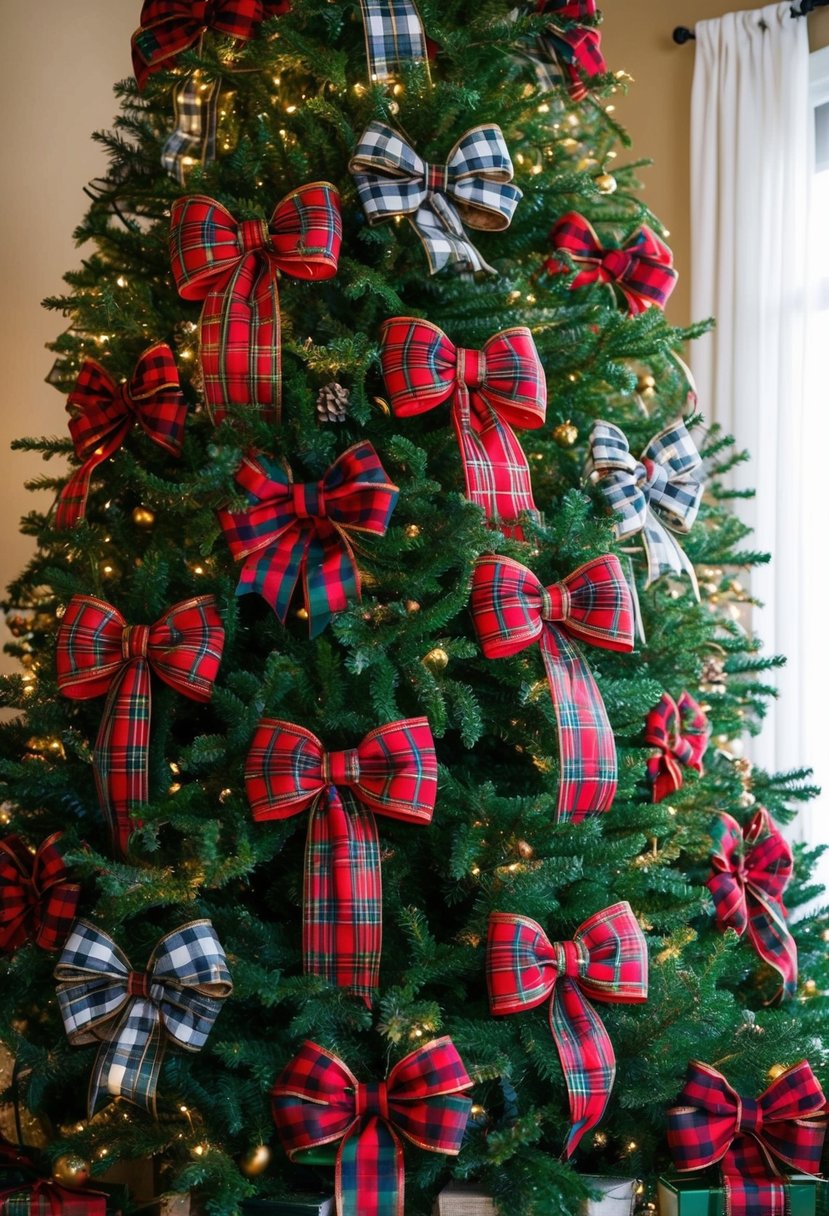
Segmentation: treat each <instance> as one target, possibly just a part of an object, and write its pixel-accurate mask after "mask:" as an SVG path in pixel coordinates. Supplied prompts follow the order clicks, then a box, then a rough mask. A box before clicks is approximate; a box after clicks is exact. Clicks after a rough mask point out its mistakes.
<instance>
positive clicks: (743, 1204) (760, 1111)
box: [667, 1060, 827, 1216]
mask: <svg viewBox="0 0 829 1216" xmlns="http://www.w3.org/2000/svg"><path fill="white" fill-rule="evenodd" d="M679 1102H680V1105H679V1106H675V1107H672V1108H671V1109H670V1110H669V1111H668V1116H667V1117H668V1145H669V1147H670V1150H671V1153H672V1155H673V1158H674V1162H675V1163H676V1166H677V1168H678V1169H680V1170H701V1169H706V1168H707V1167H708V1166H711V1165H715V1164H716V1163H717V1162H719V1163H720V1164H721V1168H722V1174H723V1185H724V1188H725V1210H726V1216H760V1213H762V1216H786V1213H787V1212H788V1204H787V1202H786V1193H785V1186H784V1178H783V1176H782V1174H781V1172H780V1169H779V1167H778V1164H777V1161H778V1160H779V1161H782V1162H783V1163H784V1164H785V1165H786V1166H788V1167H789V1168H790V1169H792V1170H794V1171H795V1173H799V1174H817V1173H818V1171H819V1170H820V1154H821V1149H822V1147H823V1138H824V1135H825V1134H826V1115H825V1112H826V1109H827V1108H826V1099H825V1097H824V1096H823V1091H822V1090H821V1088H820V1085H819V1084H818V1082H817V1079H816V1077H815V1075H814V1073H813V1072H812V1069H811V1067H810V1065H809V1064H808V1063H807V1061H806V1060H801V1062H800V1063H799V1064H795V1065H793V1067H791V1068H787V1069H786V1071H785V1072H783V1073H781V1074H780V1076H779V1077H777V1078H776V1079H775V1080H774V1081H772V1083H771V1085H770V1086H769V1087H768V1089H767V1090H766V1091H765V1093H763V1094H761V1095H760V1097H759V1098H757V1099H754V1098H746V1097H743V1095H742V1094H738V1093H737V1091H736V1090H735V1089H732V1087H731V1086H730V1085H729V1084H728V1082H727V1081H726V1079H725V1077H724V1076H723V1075H722V1073H721V1072H718V1071H717V1069H716V1068H712V1067H711V1065H710V1064H701V1063H700V1062H699V1061H698V1060H694V1061H692V1062H691V1064H689V1066H688V1079H687V1080H686V1082H685V1088H684V1089H683V1091H682V1093H681V1094H680V1095H679Z"/></svg>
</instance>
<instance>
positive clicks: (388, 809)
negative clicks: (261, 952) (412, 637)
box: [245, 718, 437, 1005]
mask: <svg viewBox="0 0 829 1216" xmlns="http://www.w3.org/2000/svg"><path fill="white" fill-rule="evenodd" d="M245 784H246V787H247V795H248V801H249V802H250V806H251V810H252V812H253V817H254V819H256V820H258V821H264V820H269V819H287V818H288V817H290V816H292V815H299V814H300V813H301V812H302V811H304V810H306V809H308V808H310V816H309V820H308V839H307V845H306V850H305V882H304V888H303V910H302V923H303V932H302V945H303V955H304V965H305V971H306V972H311V973H312V974H314V975H322V976H325V978H326V979H327V980H329V981H330V982H331V983H333V984H338V985H340V986H341V987H344V988H350V989H351V990H352V991H353V992H355V993H356V994H357V995H358V996H360V997H362V998H363V1000H365V1002H366V1004H368V1005H370V1004H371V1000H372V997H373V995H374V992H375V990H376V989H377V986H378V983H379V973H380V950H381V942H382V931H383V930H382V878H381V869H380V841H379V839H378V836H377V825H376V822H375V819H374V816H375V815H376V814H377V815H386V816H389V817H390V818H392V819H402V820H404V821H406V822H409V823H429V822H430V820H431V818H432V812H433V811H434V808H435V796H436V793H437V759H436V757H435V745H434V740H433V739H432V732H431V730H430V729H429V723H428V722H427V720H426V719H425V718H407V719H404V720H402V721H399V722H390V723H388V724H387V725H386V726H379V727H377V728H376V729H375V730H372V731H370V732H369V733H368V734H367V735H366V737H365V738H364V739H363V741H362V743H360V744H359V745H358V746H357V747H354V748H348V749H346V750H345V751H326V750H325V748H324V747H323V745H322V743H321V742H320V740H319V739H318V738H317V736H316V735H313V734H311V732H310V731H309V730H305V729H304V728H303V727H301V726H295V725H294V724H292V723H290V722H281V721H279V720H278V719H274V718H264V719H263V720H262V721H261V722H260V723H259V725H258V726H257V728H256V733H255V735H254V737H253V743H252V744H251V749H250V752H249V754H248V759H247V764H246V766H245Z"/></svg>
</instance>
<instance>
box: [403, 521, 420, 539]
mask: <svg viewBox="0 0 829 1216" xmlns="http://www.w3.org/2000/svg"><path fill="white" fill-rule="evenodd" d="M405 531H406V536H407V537H408V538H409V540H417V538H418V536H420V528H419V527H418V525H417V524H407V525H406V529H405Z"/></svg>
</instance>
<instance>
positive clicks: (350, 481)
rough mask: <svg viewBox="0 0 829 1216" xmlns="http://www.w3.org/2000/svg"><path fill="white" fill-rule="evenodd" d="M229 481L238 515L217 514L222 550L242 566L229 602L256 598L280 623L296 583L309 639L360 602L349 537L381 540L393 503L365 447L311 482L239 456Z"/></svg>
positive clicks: (392, 491) (391, 488)
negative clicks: (239, 505) (241, 506)
mask: <svg viewBox="0 0 829 1216" xmlns="http://www.w3.org/2000/svg"><path fill="white" fill-rule="evenodd" d="M236 481H237V483H238V485H239V486H241V488H242V489H243V490H245V491H246V493H247V495H248V501H249V502H250V506H249V507H248V509H247V510H245V511H227V510H221V511H219V512H218V516H219V523H220V524H221V525H222V528H223V530H224V534H225V539H226V540H227V543H228V545H229V546H230V551H231V553H232V554H233V556H234V558H235V559H236V560H237V561H240V560H244V565H243V567H242V573H241V575H240V578H239V585H238V587H237V588H236V594H237V595H250V594H257V595H261V596H262V598H263V599H264V600H266V601H267V602H268V603H269V604H270V606H271V608H273V610H274V612H275V613H276V615H277V616H278V617H279V620H280V621H281V622H282V624H283V625H284V624H285V621H286V619H287V616H288V608H289V606H290V602H291V596H292V595H293V593H294V589H295V588H296V586H297V583H298V581H299V578H300V575H301V576H302V593H303V598H304V600H305V608H306V610H307V612H308V623H309V629H310V633H311V637H312V638H315V637H317V636H318V634H320V633H322V632H323V630H324V629H325V628H326V626H327V625H328V623H329V621H330V620H331V618H332V616H334V614H335V613H337V612H342V611H343V609H345V608H347V607H348V601H349V600H350V599H355V598H356V599H359V598H360V572H359V570H358V569H357V563H356V561H355V557H354V550H353V548H352V545H351V535H352V533H363V532H366V533H369V532H371V533H374V534H375V535H376V536H382V535H383V534H384V533H385V531H386V528H387V527H388V524H389V519H390V517H391V513H392V511H393V510H394V506H395V503H396V502H397V493H398V490H397V486H395V485H393V484H392V483H391V482H390V481H389V479H388V477H387V475H386V471H385V469H384V468H383V466H382V465H381V464H380V459H379V457H378V455H377V453H376V452H375V450H374V448H373V447H372V445H371V444H370V443H367V442H363V443H355V444H354V445H353V446H352V447H350V448H348V450H347V451H345V452H343V453H342V455H341V456H338V457H337V459H336V460H335V461H334V463H333V464H332V465H331V466H330V468H329V469H328V471H327V472H326V474H325V476H324V477H322V478H321V480H320V481H317V482H306V483H302V482H296V481H291V480H290V479H289V477H288V474H287V473H286V472H285V471H284V469H282V468H280V467H279V466H278V465H276V464H274V463H273V462H272V461H270V460H268V459H267V458H266V457H265V456H262V455H257V456H246V457H245V459H244V460H243V462H242V464H241V466H240V468H239V469H238V470H237V472H236Z"/></svg>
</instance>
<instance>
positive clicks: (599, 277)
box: [545, 211, 678, 313]
mask: <svg viewBox="0 0 829 1216" xmlns="http://www.w3.org/2000/svg"><path fill="white" fill-rule="evenodd" d="M550 240H551V242H552V245H553V249H554V250H555V251H556V252H555V253H553V255H552V257H550V258H549V259H548V260H547V262H546V263H545V269H546V270H547V271H548V273H549V274H560V273H561V272H562V271H565V270H566V269H567V267H566V265H565V264H564V262H563V261H562V259H561V258H559V257H557V256H556V254H557V253H567V254H569V255H570V258H571V259H572V261H573V262H574V263H575V264H576V266H577V267H578V273H577V274H576V276H575V278H574V279H573V281H572V283H571V284H570V286H571V287H586V286H587V285H588V284H590V283H609V284H611V286H612V287H613V288H614V289H615V290H616V291H618V292H619V294H620V295H621V296H622V298H623V299H624V301H625V303H626V305H627V308H628V311H629V312H631V313H640V312H644V311H645V309H646V308H649V307H650V306H651V305H654V306H655V307H657V308H664V307H665V304H666V303H667V301H668V297H669V296H670V294H671V292H672V291H673V289H674V285H675V284H676V280H677V277H678V276H677V272H676V271H675V270H674V266H673V256H672V254H671V251H670V249H669V248H668V246H667V245H666V244H665V243H664V242H663V241H660V239H659V237H658V236H657V235H656V233H655V232H653V231H652V230H651V229H650V228H648V227H647V225H646V224H643V225H642V227H641V228H637V230H636V231H635V232H634V233H633V235H632V236H631V237H629V238H628V240H627V241H625V243H624V245H622V246H621V248H616V249H605V247H604V246H603V245H602V244H601V243H600V241H599V238H598V237H597V235H596V233H595V231H594V230H593V228H592V226H591V225H590V223H589V222H588V221H587V220H586V219H585V218H584V216H583V215H579V214H578V212H577V211H568V212H567V214H566V215H563V216H562V217H561V219H559V220H556V222H555V224H553V227H552V228H551V229H550Z"/></svg>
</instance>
